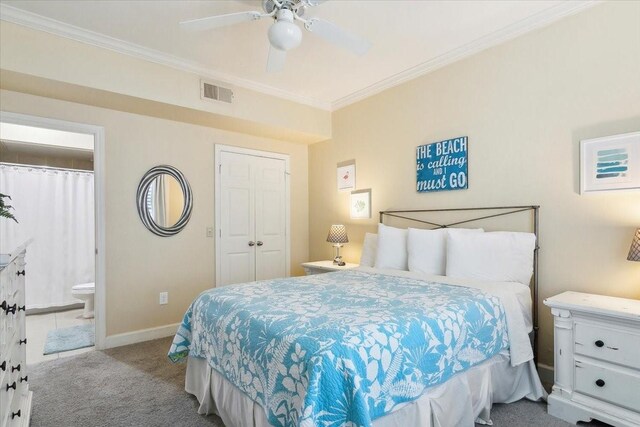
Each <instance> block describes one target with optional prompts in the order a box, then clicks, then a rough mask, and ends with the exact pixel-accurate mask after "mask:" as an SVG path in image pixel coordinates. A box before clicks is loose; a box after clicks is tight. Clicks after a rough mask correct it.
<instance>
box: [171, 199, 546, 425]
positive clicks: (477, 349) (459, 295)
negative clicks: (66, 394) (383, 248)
mask: <svg viewBox="0 0 640 427" xmlns="http://www.w3.org/2000/svg"><path fill="white" fill-rule="evenodd" d="M492 209H495V208H492ZM535 212H536V218H535V219H536V221H534V222H535V225H537V210H536V211H535ZM392 214H393V215H397V214H398V211H394V212H393V213H392ZM450 244H451V245H452V243H450ZM536 267H537V266H533V267H532V268H533V271H534V273H535V271H536ZM533 282H534V284H537V280H536V277H535V274H534V280H533ZM531 293H532V292H531V289H530V288H529V286H527V285H525V284H522V283H516V282H513V281H509V282H506V281H487V280H473V279H469V278H464V279H461V278H455V277H447V276H441V275H432V274H427V273H425V272H416V271H413V272H410V271H401V270H398V269H383V268H372V267H361V268H358V269H356V270H350V271H342V272H335V273H327V274H322V275H314V276H305V277H296V278H285V279H276V280H269V281H262V282H254V283H250V284H238V285H231V286H226V287H224V288H219V289H212V290H209V291H206V292H204V293H202V294H201V295H200V296H199V297H198V298H196V300H194V302H193V303H192V304H191V306H190V307H189V309H188V311H187V313H186V314H185V316H184V319H183V322H182V324H181V326H180V328H179V330H178V333H177V334H176V336H175V338H174V341H173V344H172V347H171V349H170V352H169V358H170V359H171V360H172V361H174V362H177V361H184V360H186V361H187V374H186V381H185V389H186V391H187V392H189V393H191V394H193V395H194V396H196V398H197V399H198V401H199V403H200V407H199V409H198V411H199V412H200V413H203V414H209V413H215V414H218V415H219V416H220V417H221V418H222V420H223V422H224V423H225V425H226V426H227V427H232V426H257V427H262V426H268V425H276V426H277V425H282V426H290V425H300V426H376V427H383V426H407V425H420V426H431V425H434V426H449V425H460V426H464V425H467V426H472V425H473V423H474V422H481V423H487V424H490V422H491V421H490V409H491V406H492V404H493V403H498V402H506V403H508V402H512V401H515V400H519V399H521V398H523V397H526V398H529V399H532V400H537V399H540V398H542V397H545V396H546V394H545V392H544V390H543V388H542V386H541V384H540V380H539V378H538V375H537V372H536V369H535V363H534V357H533V356H534V351H533V349H532V345H531V341H530V338H529V334H530V333H531V332H532V331H534V330H535V328H534V322H535V310H532V298H531ZM534 294H535V292H534Z"/></svg>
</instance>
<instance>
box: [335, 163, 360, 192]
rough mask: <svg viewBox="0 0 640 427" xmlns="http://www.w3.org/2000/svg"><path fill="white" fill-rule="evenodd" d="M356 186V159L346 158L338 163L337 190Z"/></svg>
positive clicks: (350, 188)
mask: <svg viewBox="0 0 640 427" xmlns="http://www.w3.org/2000/svg"><path fill="white" fill-rule="evenodd" d="M354 188H356V161H355V160H347V161H345V162H340V163H338V191H346V190H353V189H354Z"/></svg>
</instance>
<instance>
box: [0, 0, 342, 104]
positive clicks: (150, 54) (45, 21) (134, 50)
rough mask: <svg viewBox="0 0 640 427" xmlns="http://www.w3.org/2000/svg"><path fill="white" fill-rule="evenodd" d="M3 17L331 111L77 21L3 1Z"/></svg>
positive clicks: (0, 9) (309, 100) (0, 12)
mask: <svg viewBox="0 0 640 427" xmlns="http://www.w3.org/2000/svg"><path fill="white" fill-rule="evenodd" d="M0 19H1V20H3V21H7V22H11V23H14V24H18V25H22V26H24V27H28V28H32V29H34V30H39V31H44V32H47V33H50V34H54V35H57V36H61V37H66V38H68V39H72V40H75V41H78V42H82V43H86V44H90V45H93V46H97V47H101V48H104V49H109V50H112V51H114V52H118V53H122V54H125V55H129V56H132V57H135V58H138V59H143V60H146V61H150V62H154V63H156V64H160V65H164V66H167V67H171V68H174V69H177V70H180V71H186V72H189V73H193V74H197V75H199V76H200V77H204V78H206V79H211V80H216V81H220V82H225V83H228V84H230V85H233V86H236V87H241V88H244V89H248V90H252V91H255V92H259V93H262V94H265V95H270V96H275V97H277V98H281V99H285V100H288V101H292V102H296V103H298V104H303V105H308V106H310V107H314V108H319V109H321V110H326V111H331V103H330V102H324V101H320V100H317V99H313V98H308V97H305V96H301V95H298V94H295V93H291V92H288V91H284V90H282V89H278V88H274V87H272V86H268V85H264V84H261V83H256V82H254V81H251V80H247V79H243V78H239V77H236V76H232V75H230V74H226V73H220V72H217V71H212V70H211V69H210V68H207V67H205V66H203V65H202V64H199V63H197V62H195V61H189V60H186V59H183V58H179V57H177V56H174V55H170V54H167V53H164V52H160V51H158V50H155V49H150V48H146V47H143V46H140V45H137V44H135V43H130V42H126V41H123V40H120V39H116V38H114V37H110V36H107V35H104V34H100V33H96V32H94V31H90V30H86V29H84V28H80V27H76V26H75V25H71V24H67V23H64V22H60V21H57V20H55V19H51V18H47V17H45V16H42V15H38V14H36V13H33V12H29V11H26V10H23V9H19V8H16V7H13V6H9V5H6V4H2V3H0Z"/></svg>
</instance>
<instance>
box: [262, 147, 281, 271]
mask: <svg viewBox="0 0 640 427" xmlns="http://www.w3.org/2000/svg"><path fill="white" fill-rule="evenodd" d="M254 165H255V179H256V180H255V206H256V210H255V227H256V267H255V271H256V280H266V279H275V278H278V277H285V276H286V275H287V272H286V254H287V251H286V238H287V236H286V215H287V211H286V207H287V204H286V196H287V194H286V175H285V172H286V169H285V162H284V160H281V159H272V158H266V157H256V162H255V163H254Z"/></svg>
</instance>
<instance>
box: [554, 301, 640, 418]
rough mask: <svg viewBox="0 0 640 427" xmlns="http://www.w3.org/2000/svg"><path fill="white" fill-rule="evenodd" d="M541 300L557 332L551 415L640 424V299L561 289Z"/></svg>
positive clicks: (555, 332) (555, 333)
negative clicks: (549, 310)
mask: <svg viewBox="0 0 640 427" xmlns="http://www.w3.org/2000/svg"><path fill="white" fill-rule="evenodd" d="M544 303H545V305H547V306H549V307H551V314H553V316H554V335H555V337H554V340H555V351H554V357H555V384H554V385H553V391H552V393H551V394H550V395H549V399H548V411H549V414H551V415H553V416H555V417H558V418H562V419H563V420H565V421H568V422H570V423H573V424H575V423H576V422H578V421H589V420H590V419H593V418H595V419H597V420H600V421H604V422H606V423H609V424H612V425H615V426H628V427H631V426H640V301H638V300H631V299H624V298H613V297H606V296H602V295H591V294H584V293H580V292H564V293H562V294H560V295H556V296H554V297H551V298H548V299H546V300H545V301H544Z"/></svg>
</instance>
